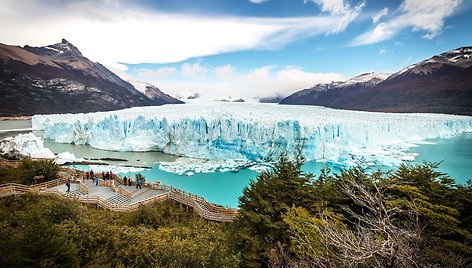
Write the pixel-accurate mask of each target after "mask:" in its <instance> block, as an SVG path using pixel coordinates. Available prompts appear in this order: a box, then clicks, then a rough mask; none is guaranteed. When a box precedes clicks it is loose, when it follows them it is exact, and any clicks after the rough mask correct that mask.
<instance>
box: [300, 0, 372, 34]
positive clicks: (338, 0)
mask: <svg viewBox="0 0 472 268" xmlns="http://www.w3.org/2000/svg"><path fill="white" fill-rule="evenodd" d="M304 2H305V3H307V2H313V3H315V4H316V5H318V6H319V7H320V10H321V11H322V12H328V13H330V14H331V15H332V16H339V20H338V24H337V26H336V27H334V28H332V29H331V30H329V31H327V33H339V32H342V31H344V30H345V29H346V28H347V26H348V25H349V24H350V23H351V22H352V21H354V19H356V18H357V17H358V16H359V14H360V13H361V11H362V8H364V6H365V1H362V2H361V3H360V4H359V5H357V6H354V7H352V6H351V5H350V4H349V3H348V2H346V1H344V0H305V1H304Z"/></svg>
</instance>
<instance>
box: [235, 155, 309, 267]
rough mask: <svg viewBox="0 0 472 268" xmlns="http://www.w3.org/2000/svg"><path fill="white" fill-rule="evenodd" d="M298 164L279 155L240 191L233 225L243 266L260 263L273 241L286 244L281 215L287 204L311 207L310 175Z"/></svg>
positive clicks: (256, 265)
mask: <svg viewBox="0 0 472 268" xmlns="http://www.w3.org/2000/svg"><path fill="white" fill-rule="evenodd" d="M301 165H302V160H301V159H299V160H297V161H296V162H291V161H289V160H288V159H287V157H286V156H285V155H282V156H281V157H280V160H279V161H278V163H277V164H276V165H275V167H274V168H273V170H271V171H267V172H262V173H261V174H260V175H259V176H258V177H257V180H256V181H251V182H250V183H249V186H247V187H246V188H245V189H244V190H243V196H241V197H240V199H239V208H240V210H239V211H240V216H239V218H238V219H237V220H236V222H235V223H234V224H233V228H235V229H237V230H235V231H234V234H235V237H234V241H235V243H236V247H237V249H238V250H240V251H241V256H242V260H243V265H244V266H248V267H260V266H264V265H266V264H267V262H268V260H269V256H270V254H271V251H273V250H274V249H275V248H276V245H277V244H281V245H282V246H288V245H289V244H290V235H289V233H288V232H287V229H288V226H287V224H286V223H285V222H284V221H283V220H282V218H283V215H284V214H285V213H286V212H287V211H288V210H289V209H290V208H291V207H304V208H308V209H313V208H314V207H315V206H316V205H317V203H318V202H317V194H316V192H315V191H314V187H313V185H312V182H311V178H312V175H311V174H304V173H303V172H302V171H301V169H300V167H301Z"/></svg>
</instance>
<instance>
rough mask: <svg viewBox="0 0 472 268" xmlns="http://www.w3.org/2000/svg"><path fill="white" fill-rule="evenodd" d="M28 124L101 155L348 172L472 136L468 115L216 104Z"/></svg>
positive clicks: (48, 117)
mask: <svg viewBox="0 0 472 268" xmlns="http://www.w3.org/2000/svg"><path fill="white" fill-rule="evenodd" d="M32 122H33V129H36V130H44V138H46V139H51V140H53V141H55V142H59V143H75V144H89V145H90V146H92V147H95V148H98V149H105V150H116V151H162V152H164V153H168V154H173V155H179V156H187V157H194V158H201V159H211V160H226V159H243V160H250V161H256V162H257V161H271V160H276V159H277V158H278V157H279V156H280V154H281V153H282V152H287V153H288V155H289V156H290V157H295V156H296V155H297V154H299V153H301V154H302V155H303V156H304V157H305V158H306V159H308V160H327V161H332V162H335V163H340V164H346V165H350V164H351V163H350V161H352V156H361V157H366V158H372V159H374V158H375V159H377V160H379V161H380V162H381V163H382V164H386V165H396V164H399V163H400V162H401V161H402V160H405V159H410V158H411V157H412V156H411V155H408V154H406V153H405V151H406V150H407V149H408V148H410V147H411V146H414V143H416V142H420V141H422V140H425V139H430V138H439V137H450V136H454V135H457V134H459V133H463V132H471V131H472V117H467V116H455V115H443V114H393V113H372V112H359V111H347V110H336V109H329V108H324V107H316V106H290V105H283V106H282V105H274V104H256V103H216V102H215V103H206V104H201V103H200V104H184V105H164V106H158V107H138V108H130V109H125V110H120V111H111V112H98V113H88V114H67V115H36V116H34V117H33V119H32Z"/></svg>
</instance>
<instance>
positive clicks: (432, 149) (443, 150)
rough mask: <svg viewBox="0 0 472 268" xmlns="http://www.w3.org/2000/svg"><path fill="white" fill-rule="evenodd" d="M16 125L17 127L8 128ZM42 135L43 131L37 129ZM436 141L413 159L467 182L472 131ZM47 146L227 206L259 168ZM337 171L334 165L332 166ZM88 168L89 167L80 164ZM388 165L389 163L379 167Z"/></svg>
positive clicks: (2, 132)
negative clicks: (190, 167)
mask: <svg viewBox="0 0 472 268" xmlns="http://www.w3.org/2000/svg"><path fill="white" fill-rule="evenodd" d="M30 127H31V122H30V121H0V138H4V137H7V136H13V135H17V134H18V133H22V132H24V131H18V129H25V128H30ZM9 129H16V131H11V132H10V131H6V130H9ZM37 135H40V133H37ZM428 141H429V142H432V143H434V144H420V145H418V147H415V148H412V149H411V150H410V152H414V153H418V154H419V156H418V157H417V158H416V159H415V161H414V162H412V163H421V162H422V161H430V162H440V161H442V163H441V165H440V166H439V169H438V170H439V171H441V172H445V173H447V174H449V175H450V176H451V177H452V178H454V179H455V180H456V181H457V182H458V183H466V182H467V180H469V179H472V133H465V134H461V135H458V136H455V137H452V138H447V139H446V138H443V139H434V140H428ZM44 144H45V147H47V148H49V149H51V150H52V151H53V152H54V153H61V152H71V153H74V154H75V155H76V157H83V158H88V159H91V158H96V159H98V158H106V157H107V158H120V159H126V160H127V161H126V162H119V161H105V162H107V163H109V164H112V165H119V164H125V165H134V166H148V167H151V169H146V170H144V171H141V172H140V173H142V174H143V175H144V176H145V177H146V181H148V182H152V181H160V182H161V183H164V184H168V185H172V186H174V187H178V188H181V189H183V190H186V191H189V192H193V193H196V194H199V195H202V196H204V197H205V198H206V199H207V200H209V201H210V202H213V203H217V204H221V205H223V206H227V207H237V205H238V197H239V196H240V195H241V194H242V190H243V188H244V187H245V186H246V185H248V183H249V181H250V180H252V179H255V178H256V177H257V174H258V173H257V172H255V171H253V170H249V169H243V170H240V171H238V172H223V173H222V172H215V173H199V174H194V175H192V176H187V175H178V174H175V173H169V172H165V171H163V170H160V169H159V168H158V166H159V165H158V164H157V163H159V162H169V161H174V160H175V159H176V157H174V156H170V155H166V154H163V153H159V152H113V151H104V150H98V149H94V148H91V147H90V146H85V145H72V144H58V143H53V142H50V141H45V142H44ZM326 165H327V164H325V163H319V162H313V161H310V162H307V163H305V164H304V166H303V170H304V171H306V172H311V173H313V174H315V175H318V174H319V171H320V169H322V168H324V167H326ZM328 167H329V168H331V169H332V170H333V171H334V172H336V171H338V169H336V168H335V167H332V166H329V165H328ZM80 168H85V169H86V168H88V167H84V166H82V167H80ZM379 168H382V169H386V167H379ZM120 175H122V176H124V175H130V176H133V175H134V173H133V172H128V173H121V174H120Z"/></svg>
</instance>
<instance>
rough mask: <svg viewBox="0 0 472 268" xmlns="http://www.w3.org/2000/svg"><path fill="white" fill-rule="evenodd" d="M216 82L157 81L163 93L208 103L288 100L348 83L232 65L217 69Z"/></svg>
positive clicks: (318, 75) (322, 76)
mask: <svg viewBox="0 0 472 268" xmlns="http://www.w3.org/2000/svg"><path fill="white" fill-rule="evenodd" d="M214 72H215V74H216V75H217V77H216V78H215V79H206V80H198V79H193V80H192V79H190V80H188V79H187V80H183V79H182V80H179V81H175V80H166V79H164V80H154V81H149V82H151V83H153V84H156V85H158V86H159V88H161V89H162V90H163V91H164V92H166V93H169V94H171V95H174V96H181V97H183V98H186V97H188V96H190V95H192V94H194V93H196V92H198V93H199V95H200V96H202V97H203V98H206V99H224V98H228V96H230V97H232V98H233V99H238V98H243V99H245V100H252V99H258V98H261V97H268V96H288V95H290V94H292V93H294V92H296V91H299V90H301V89H304V88H309V87H312V86H313V85H315V84H318V83H330V82H332V81H340V80H345V79H346V77H345V76H344V75H342V74H339V73H312V72H306V71H303V70H302V69H300V68H297V67H293V66H287V67H284V68H278V67H276V66H263V67H260V68H255V69H252V70H249V71H245V72H238V71H237V70H236V69H235V68H234V67H233V66H232V65H229V64H228V65H224V66H219V67H216V68H214Z"/></svg>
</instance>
